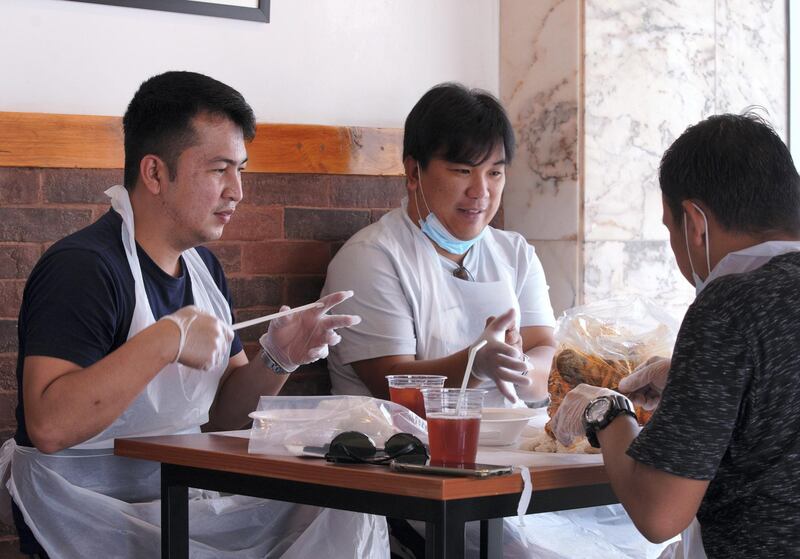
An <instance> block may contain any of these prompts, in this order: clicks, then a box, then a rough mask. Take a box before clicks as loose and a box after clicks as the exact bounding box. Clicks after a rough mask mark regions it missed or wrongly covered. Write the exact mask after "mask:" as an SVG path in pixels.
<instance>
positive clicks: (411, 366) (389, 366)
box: [351, 349, 480, 400]
mask: <svg viewBox="0 0 800 559" xmlns="http://www.w3.org/2000/svg"><path fill="white" fill-rule="evenodd" d="M467 352H468V350H467V349H462V350H461V351H459V352H457V353H454V354H452V355H448V356H447V357H442V358H441V359H427V360H424V361H423V360H419V361H418V360H416V359H415V356H413V355H387V356H385V357H376V358H375V359H365V360H363V361H356V362H354V363H351V365H352V366H353V370H354V371H355V372H356V374H357V375H358V377H359V378H360V379H361V380H362V381H363V382H364V384H366V385H367V388H368V389H369V391H370V392H371V393H372V395H373V396H375V397H376V398H383V399H384V400H388V399H389V385H388V384H387V381H386V376H387V375H444V376H446V377H447V380H446V381H445V386H452V387H460V386H461V381H462V379H463V378H464V369H465V368H466V366H467ZM469 382H470V386H475V385H477V384H479V382H480V381H478V380H476V379H474V378H472V379H470V381H469Z"/></svg>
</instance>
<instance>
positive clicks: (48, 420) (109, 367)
mask: <svg viewBox="0 0 800 559" xmlns="http://www.w3.org/2000/svg"><path fill="white" fill-rule="evenodd" d="M179 337H180V334H179V330H178V329H177V328H176V327H175V326H174V325H173V324H171V323H168V322H163V321H162V322H157V323H155V324H153V325H152V326H149V327H148V328H145V329H144V330H142V331H141V332H139V333H138V334H137V335H136V336H134V337H133V338H131V339H130V340H128V341H127V342H126V343H125V344H124V345H122V346H121V347H119V348H118V349H117V350H115V351H114V352H112V353H110V354H109V355H108V356H106V357H104V358H103V359H101V360H100V361H98V362H96V363H94V364H93V365H91V366H89V367H86V368H85V369H84V368H81V367H79V366H78V365H76V364H75V363H71V362H69V361H65V360H63V359H57V358H54V357H42V356H31V357H26V358H25V362H24V365H23V374H22V379H23V397H24V404H25V425H26V427H27V430H28V435H29V436H30V438H31V441H32V442H33V444H34V445H35V446H36V448H38V449H39V450H40V451H42V452H47V453H50V452H58V451H59V450H63V449H65V448H69V447H71V446H74V445H76V444H79V443H82V442H84V441H86V440H88V439H90V438H92V437H93V436H95V435H97V434H98V433H100V432H101V431H103V430H104V429H105V428H107V427H108V426H109V425H111V424H112V423H113V422H114V420H116V419H117V418H118V417H119V416H120V415H121V414H122V412H123V411H125V409H126V408H127V407H128V406H129V405H130V404H131V402H133V400H134V399H135V398H136V396H138V395H139V393H140V392H141V391H142V390H143V389H144V387H145V386H147V383H149V382H150V381H151V380H152V379H153V378H154V377H155V376H156V375H157V374H158V372H159V371H161V369H163V368H164V367H165V366H166V365H168V364H169V363H170V362H171V361H172V360H173V359H174V358H175V353H176V350H177V347H178V341H179ZM198 374H202V372H199V371H198Z"/></svg>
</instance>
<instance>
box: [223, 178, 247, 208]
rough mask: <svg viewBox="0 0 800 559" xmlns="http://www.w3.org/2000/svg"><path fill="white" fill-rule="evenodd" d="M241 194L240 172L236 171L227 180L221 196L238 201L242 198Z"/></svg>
mask: <svg viewBox="0 0 800 559" xmlns="http://www.w3.org/2000/svg"><path fill="white" fill-rule="evenodd" d="M242 196H243V195H242V173H240V172H236V173H233V175H232V177H231V178H230V179H229V180H228V184H227V185H226V186H225V192H223V197H224V198H228V199H229V200H233V201H234V202H236V203H239V202H240V201H241V200H242Z"/></svg>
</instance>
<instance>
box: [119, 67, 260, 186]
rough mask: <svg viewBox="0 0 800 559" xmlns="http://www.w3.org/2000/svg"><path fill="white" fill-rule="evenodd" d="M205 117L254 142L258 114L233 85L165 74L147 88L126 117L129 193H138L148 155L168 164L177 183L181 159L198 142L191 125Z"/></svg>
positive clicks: (195, 75)
mask: <svg viewBox="0 0 800 559" xmlns="http://www.w3.org/2000/svg"><path fill="white" fill-rule="evenodd" d="M204 112H205V113H209V114H211V115H220V116H224V117H227V118H228V119H230V120H231V121H232V122H233V123H234V124H236V125H237V126H239V128H241V129H242V134H243V136H244V139H245V140H246V141H248V142H249V141H250V140H252V139H253V138H254V137H255V135H256V118H255V115H254V114H253V109H252V108H251V107H250V105H248V104H247V102H246V101H245V100H244V97H242V94H241V93H239V92H238V91H236V90H235V89H233V88H232V87H230V86H229V85H225V84H224V83H222V82H220V81H217V80H215V79H213V78H209V77H208V76H204V75H203V74H198V73H195V72H165V73H163V74H159V75H157V76H153V77H152V78H150V79H148V80H147V81H145V82H144V83H142V85H141V86H139V90H138V91H137V92H136V94H135V95H134V96H133V99H132V100H131V102H130V104H129V105H128V110H127V111H125V116H124V117H123V118H122V127H123V130H124V132H125V179H124V180H125V188H127V189H128V190H131V189H133V187H134V185H135V184H136V181H137V180H138V178H139V164H140V163H141V161H142V158H143V157H144V156H146V155H148V154H153V155H157V156H159V157H160V158H161V159H163V160H164V162H165V163H166V165H167V168H168V169H169V173H170V179H172V180H174V179H175V173H176V172H177V169H176V165H177V161H178V157H179V156H180V154H181V153H183V151H184V150H185V149H186V148H188V147H190V146H191V145H192V144H193V143H194V141H195V132H194V129H193V128H192V122H191V121H192V119H193V118H194V117H195V116H197V115H198V114H200V113H204Z"/></svg>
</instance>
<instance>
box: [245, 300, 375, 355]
mask: <svg viewBox="0 0 800 559" xmlns="http://www.w3.org/2000/svg"><path fill="white" fill-rule="evenodd" d="M352 296H353V292H352V291H337V292H336V293H331V294H330V295H326V296H325V297H323V298H322V299H320V300H319V302H320V303H322V306H321V307H316V308H312V309H308V310H307V311H303V312H299V313H296V314H292V315H289V316H284V317H282V318H278V319H275V320H273V321H272V322H270V324H269V328H268V329H267V333H266V334H264V335H263V336H261V339H260V340H259V342H261V346H262V347H263V348H264V350H265V351H266V352H267V353H269V354H270V355H271V356H272V358H273V359H274V360H275V361H277V362H278V364H280V366H281V367H283V368H284V369H285V370H287V371H294V370H295V369H297V367H299V366H300V365H304V364H306V363H311V362H313V361H316V360H317V359H322V358H323V357H327V356H328V347H329V346H333V345H336V344H338V343H339V342H340V341H341V340H342V338H341V336H339V334H337V333H336V329H337V328H347V327H349V326H354V325H356V324H358V323H359V322H361V317H360V316H356V315H349V314H342V315H335V314H334V315H328V314H325V313H327V312H328V311H329V310H330V309H331V308H333V307H335V306H336V305H338V304H339V303H341V302H342V301H344V300H346V299H349V298H350V297H352ZM280 310H281V311H285V310H289V307H287V306H283V307H281V309H280Z"/></svg>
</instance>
